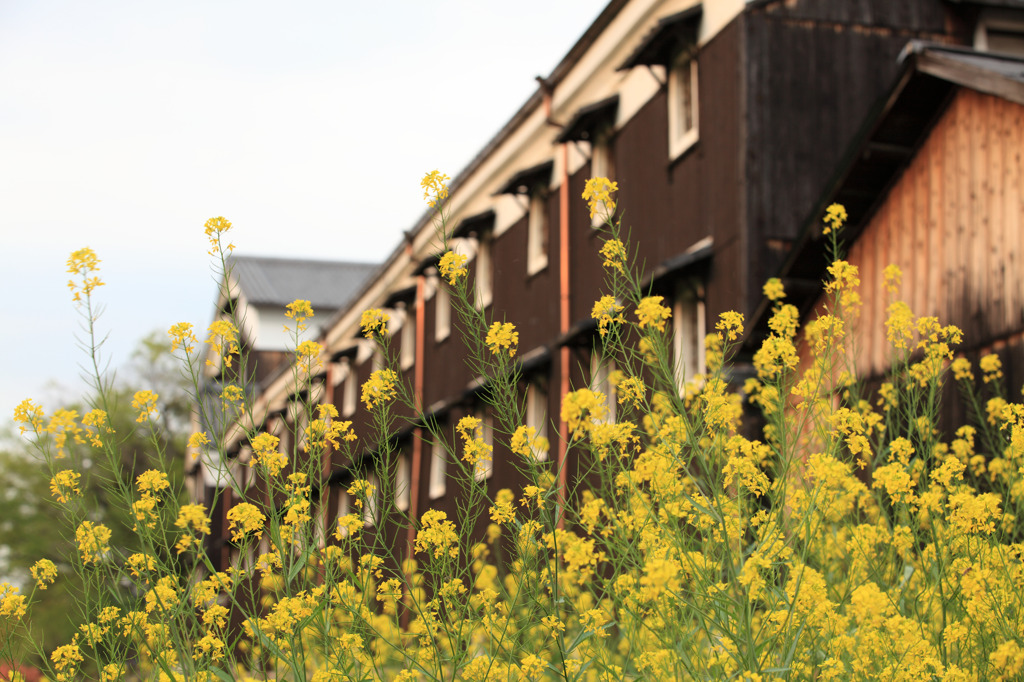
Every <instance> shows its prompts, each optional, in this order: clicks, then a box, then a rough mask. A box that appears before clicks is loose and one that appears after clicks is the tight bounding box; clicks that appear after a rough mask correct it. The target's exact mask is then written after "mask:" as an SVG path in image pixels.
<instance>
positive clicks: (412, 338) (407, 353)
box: [400, 306, 416, 369]
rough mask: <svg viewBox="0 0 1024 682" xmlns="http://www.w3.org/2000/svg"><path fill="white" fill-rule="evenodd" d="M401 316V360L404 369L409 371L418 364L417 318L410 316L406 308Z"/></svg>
mask: <svg viewBox="0 0 1024 682" xmlns="http://www.w3.org/2000/svg"><path fill="white" fill-rule="evenodd" d="M400 315H401V318H402V327H401V332H400V333H401V335H402V338H401V344H402V345H401V353H400V358H401V363H402V369H409V368H410V367H412V366H413V364H415V363H416V316H415V314H410V313H409V310H408V309H407V308H405V307H404V306H403V308H402V310H401V312H400Z"/></svg>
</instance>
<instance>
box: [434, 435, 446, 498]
mask: <svg viewBox="0 0 1024 682" xmlns="http://www.w3.org/2000/svg"><path fill="white" fill-rule="evenodd" d="M447 489H448V460H447V453H446V452H445V449H444V443H441V442H440V441H435V442H434V443H433V444H432V445H431V446H430V499H432V500H436V499H437V498H439V497H444V494H445V492H446V491H447Z"/></svg>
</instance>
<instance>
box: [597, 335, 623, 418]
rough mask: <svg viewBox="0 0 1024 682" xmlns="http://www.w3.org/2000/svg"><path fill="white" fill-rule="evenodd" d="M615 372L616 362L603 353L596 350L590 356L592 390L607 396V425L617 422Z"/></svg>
mask: <svg viewBox="0 0 1024 682" xmlns="http://www.w3.org/2000/svg"><path fill="white" fill-rule="evenodd" d="M613 372H615V361H614V360H611V359H608V358H605V357H603V356H602V355H601V352H600V351H599V350H597V349H596V348H595V349H594V352H593V354H592V355H591V356H590V390H591V391H600V392H601V393H604V395H605V407H606V408H608V416H607V418H606V419H605V420H604V421H605V422H606V423H611V422H614V421H615V408H616V406H617V405H618V403H616V402H615V386H614V385H613V384H612V381H611V377H612V373H613Z"/></svg>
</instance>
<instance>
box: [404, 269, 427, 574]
mask: <svg viewBox="0 0 1024 682" xmlns="http://www.w3.org/2000/svg"><path fill="white" fill-rule="evenodd" d="M425 290H426V275H424V274H423V273H422V272H421V273H420V274H418V275H416V308H415V310H416V357H415V359H414V360H413V362H414V365H413V380H412V395H413V408H414V409H415V410H416V412H418V413H422V412H423V363H424V358H423V355H424V346H425V341H426V331H425V330H426V320H425V319H424V312H425V308H426V301H425V300H424V299H425V297H426V291H425ZM422 465H423V426H422V425H420V426H417V427H416V428H415V429H414V431H413V438H412V463H411V466H410V467H409V470H410V471H411V472H412V475H411V476H409V485H410V487H411V490H410V491H409V526H408V528H407V529H406V536H405V545H406V547H405V553H406V556H407V557H409V558H412V555H413V547H414V542H415V538H416V519H417V518H419V506H420V482H421V480H422V473H423V472H422Z"/></svg>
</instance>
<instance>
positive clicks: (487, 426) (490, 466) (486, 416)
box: [473, 408, 494, 481]
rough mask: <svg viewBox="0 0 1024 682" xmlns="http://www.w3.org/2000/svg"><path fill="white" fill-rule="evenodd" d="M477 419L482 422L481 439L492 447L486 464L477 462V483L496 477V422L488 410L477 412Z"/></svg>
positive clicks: (475, 475) (475, 476) (474, 476)
mask: <svg viewBox="0 0 1024 682" xmlns="http://www.w3.org/2000/svg"><path fill="white" fill-rule="evenodd" d="M476 418H477V419H479V420H480V438H481V439H482V440H483V442H484V444H485V445H489V446H491V458H490V459H489V460H487V461H486V462H482V464H483V466H480V465H481V462H477V464H476V469H475V470H474V471H473V478H474V479H475V480H477V481H486V480H487V479H489V478H491V477H492V476H494V421H493V418H492V417H491V415H490V412H489V411H488V410H487V409H486V408H480V409H479V410H477V413H476Z"/></svg>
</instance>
